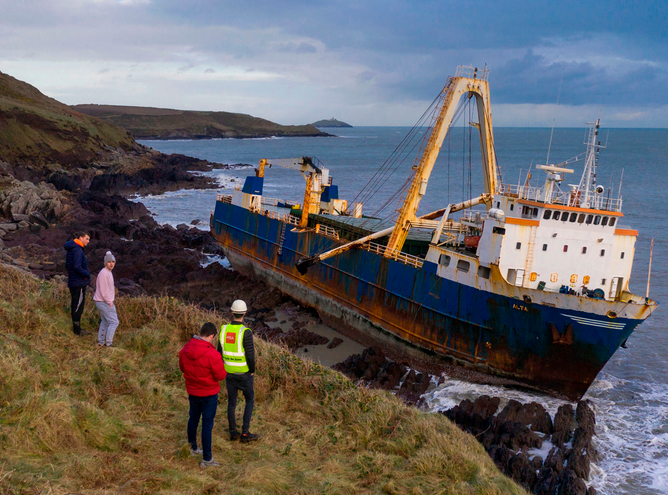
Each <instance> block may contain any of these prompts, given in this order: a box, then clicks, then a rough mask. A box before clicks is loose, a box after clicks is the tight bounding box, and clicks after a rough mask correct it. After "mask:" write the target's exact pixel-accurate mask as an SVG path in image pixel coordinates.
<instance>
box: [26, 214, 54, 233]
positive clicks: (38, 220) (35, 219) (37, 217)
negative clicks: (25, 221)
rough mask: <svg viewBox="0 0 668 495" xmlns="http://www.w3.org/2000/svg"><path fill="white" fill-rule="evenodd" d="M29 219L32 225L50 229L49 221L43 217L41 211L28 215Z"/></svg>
mask: <svg viewBox="0 0 668 495" xmlns="http://www.w3.org/2000/svg"><path fill="white" fill-rule="evenodd" d="M28 218H29V220H30V221H31V222H32V223H35V224H37V225H40V226H42V227H44V228H45V229H48V228H49V222H48V220H47V219H46V218H44V215H42V214H41V213H40V212H39V211H33V212H32V213H31V214H30V215H28Z"/></svg>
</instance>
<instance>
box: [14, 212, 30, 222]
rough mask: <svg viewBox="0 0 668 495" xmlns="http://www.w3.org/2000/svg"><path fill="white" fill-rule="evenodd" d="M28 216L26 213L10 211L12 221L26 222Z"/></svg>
mask: <svg viewBox="0 0 668 495" xmlns="http://www.w3.org/2000/svg"><path fill="white" fill-rule="evenodd" d="M29 220H30V217H29V216H28V215H23V214H21V213H12V222H16V223H20V222H28V221H29Z"/></svg>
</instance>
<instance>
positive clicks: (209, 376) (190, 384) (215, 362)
mask: <svg viewBox="0 0 668 495" xmlns="http://www.w3.org/2000/svg"><path fill="white" fill-rule="evenodd" d="M217 335H218V331H217V330H216V325H214V324H213V323H205V324H204V325H202V329H201V330H200V332H199V335H195V336H194V337H193V338H192V339H191V340H190V341H189V342H188V343H187V344H186V345H185V346H184V347H183V349H181V352H179V368H181V371H182V372H183V376H184V378H185V379H186V390H187V391H188V401H189V402H190V418H189V419H188V443H189V444H190V453H191V454H192V455H199V454H203V456H202V462H201V463H200V466H201V467H212V466H220V464H218V463H217V462H216V461H214V460H213V455H212V454H211V431H212V430H213V420H214V418H215V417H216V411H217V409H218V392H220V383H218V382H220V381H221V380H224V379H225V375H226V374H227V373H226V371H225V366H224V365H223V360H222V359H221V357H220V354H218V353H217V352H216V348H215V347H214V346H213V343H212V342H213V340H214V339H215V338H216V336H217ZM200 416H201V417H202V450H199V449H198V448H197V426H198V425H199V419H200Z"/></svg>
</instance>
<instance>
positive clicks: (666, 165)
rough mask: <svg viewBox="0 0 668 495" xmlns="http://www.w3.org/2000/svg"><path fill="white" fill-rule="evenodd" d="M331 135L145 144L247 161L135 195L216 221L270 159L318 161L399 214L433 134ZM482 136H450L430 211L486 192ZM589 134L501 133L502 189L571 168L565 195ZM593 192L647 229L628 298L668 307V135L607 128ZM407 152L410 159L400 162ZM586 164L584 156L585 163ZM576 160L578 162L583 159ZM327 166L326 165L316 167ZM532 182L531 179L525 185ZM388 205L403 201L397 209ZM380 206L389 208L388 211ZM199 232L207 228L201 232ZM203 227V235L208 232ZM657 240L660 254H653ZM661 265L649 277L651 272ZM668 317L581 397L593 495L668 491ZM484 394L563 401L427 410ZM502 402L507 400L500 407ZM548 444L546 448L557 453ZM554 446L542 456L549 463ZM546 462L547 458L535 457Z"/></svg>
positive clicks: (371, 207)
mask: <svg viewBox="0 0 668 495" xmlns="http://www.w3.org/2000/svg"><path fill="white" fill-rule="evenodd" d="M323 130H325V131H326V132H329V133H330V134H335V136H334V137H310V138H299V137H294V138H279V137H274V138H265V139H220V140H179V141H142V144H144V145H146V146H150V147H152V148H154V149H156V150H159V151H161V152H164V153H182V154H184V155H188V156H193V157H197V158H202V159H206V160H209V161H212V162H217V163H226V164H244V165H245V166H243V167H240V168H235V169H231V170H214V171H211V172H206V173H205V174H204V175H208V176H211V177H214V178H215V179H217V181H218V183H219V185H220V189H219V190H182V191H176V192H169V193H166V194H163V195H159V196H144V197H141V198H138V200H139V201H142V202H143V203H144V204H145V205H146V206H147V208H148V209H149V210H150V211H151V212H152V214H153V215H154V216H155V218H156V220H157V221H158V222H161V223H169V224H171V225H174V226H176V225H178V224H180V223H185V224H190V223H191V222H192V221H194V220H201V221H202V223H203V224H204V225H207V224H208V220H209V215H210V214H211V211H212V210H213V208H214V206H215V201H216V194H217V193H219V192H223V193H226V194H231V190H232V189H233V188H234V187H235V186H236V185H239V184H243V180H244V178H245V176H247V175H252V174H254V170H253V167H255V166H257V164H258V162H259V160H260V159H261V158H267V159H279V158H281V159H282V158H291V157H292V158H298V157H302V156H309V157H315V158H317V159H318V160H319V162H320V163H321V164H322V166H324V167H326V168H328V169H329V171H330V175H331V176H332V177H333V183H334V184H335V185H338V187H339V197H341V198H344V199H348V200H349V202H353V201H360V200H363V202H364V213H365V214H368V215H373V216H376V217H380V218H392V217H393V215H395V214H396V208H397V198H398V197H400V195H399V196H397V191H400V190H401V188H402V187H403V186H404V185H405V183H406V180H407V178H408V176H409V173H410V170H411V167H413V166H414V164H415V163H416V159H417V157H419V154H420V149H421V146H423V144H424V137H425V129H424V128H409V127H354V128H336V129H332V128H328V129H323ZM477 132H478V131H477V129H475V128H474V127H471V126H468V125H467V126H460V127H454V128H452V129H451V131H450V133H449V135H448V136H447V137H446V139H445V141H444V142H443V145H442V147H441V151H440V154H439V157H438V160H437V161H436V164H435V166H434V170H433V173H432V175H431V178H430V181H429V185H428V188H427V193H426V195H425V197H424V198H423V200H422V202H421V205H420V209H419V211H420V213H426V212H429V211H433V210H436V209H439V208H442V207H445V206H446V205H447V204H448V203H456V202H459V201H463V200H466V199H469V198H471V197H475V196H478V195H479V194H480V193H482V192H483V185H482V165H481V160H480V149H479V144H478V143H479V139H478V137H477ZM587 133H588V128H587V126H585V125H583V127H582V128H580V129H577V128H556V129H550V128H496V129H495V130H494V137H495V143H494V147H495V150H496V155H497V161H498V165H499V169H500V172H501V175H502V180H503V182H504V183H505V184H518V183H519V184H525V183H526V182H527V180H529V184H530V185H532V186H539V185H542V182H543V181H544V173H543V172H542V171H540V170H536V168H535V166H536V164H545V163H551V164H559V163H563V162H566V163H567V165H566V167H567V168H571V169H574V173H573V174H569V175H567V176H566V178H565V179H564V181H563V184H562V189H564V190H566V189H568V187H569V185H570V184H578V183H579V181H580V177H581V175H582V170H583V165H584V161H583V159H582V158H583V155H582V154H583V153H584V151H585V150H586V146H585V145H584V142H585V140H586V138H587ZM598 142H600V146H599V149H600V151H599V153H598V155H599V158H598V162H597V168H596V183H597V184H599V185H601V186H603V188H604V192H603V193H602V194H603V195H604V196H605V197H606V198H610V199H618V198H622V200H623V207H622V211H623V213H624V217H623V219H622V221H621V222H620V224H619V226H620V227H631V228H634V229H637V230H638V231H639V235H638V239H637V243H636V250H635V258H634V263H633V272H632V277H631V280H630V289H631V290H632V292H634V293H636V294H641V295H644V294H645V293H646V291H647V288H648V279H649V295H650V297H651V298H652V299H655V300H657V301H659V302H660V303H661V302H662V303H664V304H667V303H668V262H667V260H668V242H667V241H668V214H667V207H664V206H662V205H663V203H662V198H664V195H665V194H666V192H665V190H666V189H665V186H663V182H662V181H663V179H664V178H665V177H667V176H668V129H619V128H615V129H609V130H608V129H605V127H603V128H602V129H601V131H600V134H599V136H598ZM397 150H398V151H400V152H401V153H395V152H397ZM578 157H579V158H578ZM576 158H578V159H576ZM316 163H318V162H316ZM528 174H530V175H531V177H530V178H529V179H528ZM304 186H305V180H304V178H303V177H302V175H301V174H300V172H299V171H296V170H289V169H282V168H276V167H274V168H271V169H268V170H266V171H265V186H264V195H265V196H266V197H273V198H280V199H288V200H293V201H297V202H300V203H301V202H302V201H303V195H304ZM389 198H394V201H390V202H389V203H388V199H389ZM383 206H385V208H384V209H383ZM198 227H200V228H202V226H201V225H199V226H198ZM204 228H206V227H204ZM652 240H653V250H651V248H650V246H651V243H652ZM650 255H651V256H652V264H651V278H649V277H650V272H649V265H650ZM667 337H668V311H667V310H666V306H659V308H658V309H657V310H656V311H655V312H654V314H653V315H652V316H650V318H648V319H647V320H646V321H645V322H644V323H643V324H642V325H640V326H639V327H638V329H637V330H636V331H635V333H634V334H633V335H632V336H631V337H630V338H629V340H628V349H620V350H619V351H618V352H617V353H616V354H615V355H614V356H613V357H612V359H611V360H610V361H609V362H608V364H607V365H606V366H605V368H604V369H603V370H602V371H601V373H600V374H599V375H598V377H597V379H596V381H595V382H594V383H593V385H592V386H591V388H590V389H589V391H588V392H587V394H586V395H585V397H584V398H586V399H589V400H590V401H591V402H592V404H593V407H594V410H595V413H596V437H595V441H596V446H597V448H598V451H599V454H600V459H599V461H598V462H596V463H595V464H594V466H593V469H592V475H591V479H590V480H589V481H588V485H589V486H593V487H594V488H596V490H597V492H598V493H602V494H610V495H612V494H614V495H622V494H628V495H650V494H652V495H655V494H664V493H668V338H667ZM483 394H487V395H491V396H498V397H501V398H503V400H504V401H505V400H509V399H517V400H519V401H521V402H531V401H536V402H539V403H541V404H543V406H545V408H546V409H547V410H548V411H549V412H550V413H551V414H554V413H555V412H556V410H557V408H558V407H559V406H560V405H561V404H563V401H560V400H557V399H554V398H550V397H546V396H544V395H540V394H534V393H530V392H526V391H515V390H508V389H504V388H497V387H492V386H484V385H474V384H469V383H466V382H460V381H456V380H447V381H446V382H445V383H443V384H441V385H440V386H438V387H436V388H435V389H434V390H432V391H430V392H429V394H428V397H427V404H428V405H429V408H430V409H432V410H433V411H441V410H444V409H448V408H450V407H452V406H454V405H455V404H458V403H459V402H460V401H461V400H463V399H465V398H470V399H475V398H476V397H478V396H480V395H483ZM502 405H503V403H502ZM548 447H549V445H547V446H546V447H545V448H548ZM545 448H544V449H543V450H544V452H542V454H543V455H545V453H546V451H545ZM537 453H538V452H537Z"/></svg>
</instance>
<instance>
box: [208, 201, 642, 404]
mask: <svg viewBox="0 0 668 495" xmlns="http://www.w3.org/2000/svg"><path fill="white" fill-rule="evenodd" d="M284 225H285V224H284V223H283V222H282V221H280V220H277V219H272V218H269V217H267V216H264V215H260V214H257V213H253V212H249V211H248V210H245V209H243V208H240V207H237V206H234V205H231V204H228V203H222V202H220V201H218V202H217V203H216V210H215V212H214V215H213V216H212V219H211V232H212V233H213V234H214V236H215V237H216V239H217V240H218V242H219V243H220V244H221V246H222V247H223V249H224V251H225V253H226V255H227V257H228V259H229V261H230V263H231V264H232V266H234V267H235V269H237V270H238V271H240V272H242V273H245V274H248V275H250V276H255V277H259V278H262V279H264V280H266V281H267V282H268V283H269V284H271V285H274V286H276V287H278V288H279V289H281V290H282V291H284V292H286V293H287V294H289V295H291V296H292V297H293V298H295V299H296V300H298V301H300V302H301V303H302V304H305V305H309V306H312V307H315V308H316V309H317V310H318V312H322V313H325V314H326V315H328V316H329V317H331V318H334V319H336V320H338V321H341V322H343V323H344V324H346V325H348V326H350V327H353V328H355V329H357V330H359V331H361V332H364V333H365V334H367V335H369V336H372V337H374V338H376V339H380V340H382V341H385V342H388V343H392V344H396V343H397V339H399V340H400V341H401V342H402V343H404V344H408V345H405V346H403V347H404V349H405V350H406V352H408V353H416V352H418V353H423V352H426V353H428V354H435V355H438V356H441V357H443V358H447V359H449V360H452V361H455V362H457V363H460V364H465V365H467V366H470V367H473V368H475V369H476V370H478V371H481V372H484V373H487V374H491V375H496V376H500V377H503V378H507V379H509V380H512V381H514V382H520V383H522V384H524V385H526V386H528V387H531V388H534V389H537V390H541V391H544V392H547V393H550V394H553V395H560V396H564V397H567V398H568V399H571V400H579V399H580V397H581V396H582V395H583V394H584V393H585V392H586V390H587V389H588V387H589V385H590V384H591V383H592V382H593V381H594V379H595V378H596V375H597V374H598V372H599V371H600V370H601V369H602V368H603V366H604V365H605V363H606V362H607V361H608V359H609V358H610V357H611V356H612V354H613V353H614V352H615V351H616V350H617V348H618V347H619V346H620V345H621V344H622V343H623V342H624V341H625V340H626V339H627V338H628V336H629V335H630V334H631V333H632V331H633V330H634V328H635V327H636V326H637V325H638V324H639V323H640V322H641V321H642V320H637V319H631V318H629V319H622V318H618V319H617V320H615V321H617V322H618V323H619V324H620V325H621V326H623V328H620V329H617V330H610V328H605V324H606V321H605V318H604V317H598V316H596V315H592V314H591V313H585V312H578V311H573V310H569V311H567V312H565V311H564V310H563V308H562V309H560V308H557V307H553V306H554V305H542V304H538V303H535V302H534V303H531V302H525V301H521V300H518V299H516V298H513V297H508V296H504V295H499V294H495V293H492V292H489V291H483V290H480V289H478V288H476V287H470V286H467V285H464V284H460V283H456V282H453V281H450V280H447V279H444V278H441V277H439V276H437V275H436V265H435V264H433V263H430V262H426V261H425V263H424V265H423V267H422V268H419V269H418V268H414V267H411V266H408V265H405V264H403V263H401V262H398V261H394V260H392V259H388V258H384V257H383V256H380V255H377V254H374V253H370V252H368V251H366V250H361V249H354V250H351V251H348V252H345V253H343V254H341V255H339V256H337V257H334V258H330V259H328V260H326V261H325V262H323V263H321V264H318V265H315V266H313V267H312V268H311V269H310V270H309V271H308V273H307V274H306V275H304V276H302V275H300V274H299V272H298V271H297V270H296V268H295V263H296V262H297V261H298V260H299V259H300V258H302V257H304V256H311V255H313V254H316V253H319V252H322V251H325V250H327V249H331V248H332V247H335V246H337V245H338V242H337V241H336V240H334V239H331V238H328V237H325V236H323V235H320V234H316V233H315V232H313V231H308V230H307V231H301V230H299V229H296V228H294V227H293V226H292V225H286V226H285V233H284V238H283V240H281V239H282V236H281V229H283V228H284V227H283V226H284ZM574 318H580V320H585V321H587V319H588V320H590V321H591V322H592V323H589V324H584V325H582V324H580V323H578V322H577V321H576V320H574ZM597 318H601V323H600V326H597V325H598V324H597V323H596V322H597V321H598V320H597ZM622 323H623V325H622ZM620 325H618V326H620Z"/></svg>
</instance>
